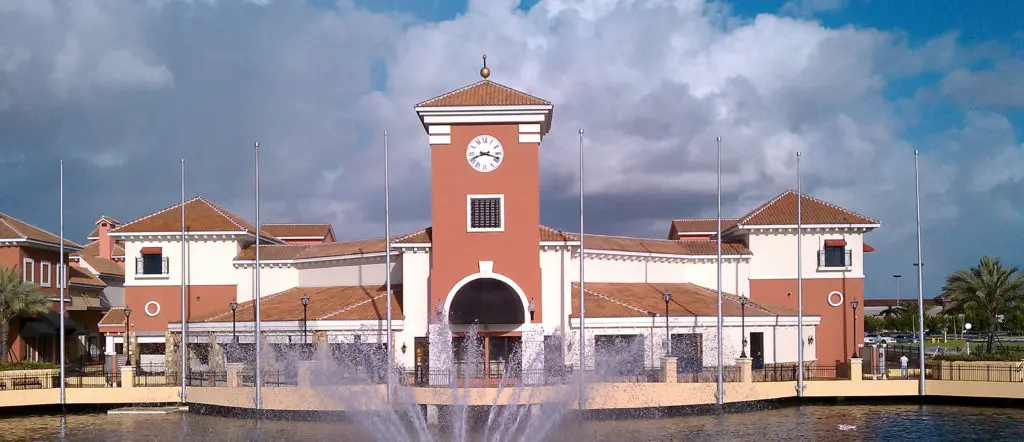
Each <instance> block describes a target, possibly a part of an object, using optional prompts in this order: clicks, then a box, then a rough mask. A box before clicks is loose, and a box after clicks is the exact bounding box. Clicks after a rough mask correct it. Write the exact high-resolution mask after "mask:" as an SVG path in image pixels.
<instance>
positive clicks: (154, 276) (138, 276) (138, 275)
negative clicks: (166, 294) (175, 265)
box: [134, 273, 171, 279]
mask: <svg viewBox="0 0 1024 442" xmlns="http://www.w3.org/2000/svg"><path fill="white" fill-rule="evenodd" d="M170 277H171V275H168V274H166V273H163V274H160V273H151V274H148V275H147V274H144V273H136V274H135V278H134V279H170Z"/></svg>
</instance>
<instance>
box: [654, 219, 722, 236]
mask: <svg viewBox="0 0 1024 442" xmlns="http://www.w3.org/2000/svg"><path fill="white" fill-rule="evenodd" d="M738 220H739V218H722V231H723V232H724V231H726V230H729V228H731V227H733V226H735V225H736V221H738ZM717 224H718V220H717V219H715V218H684V219H674V220H672V227H673V228H674V229H675V232H676V233H677V234H707V235H714V234H715V233H718V232H715V229H716V228H717V227H718V226H717ZM669 239H676V238H669Z"/></svg>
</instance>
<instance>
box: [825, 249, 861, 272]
mask: <svg viewBox="0 0 1024 442" xmlns="http://www.w3.org/2000/svg"><path fill="white" fill-rule="evenodd" d="M818 267H819V268H823V269H832V268H835V269H841V268H844V267H853V250H846V251H844V252H843V262H841V263H840V262H834V261H832V260H830V259H829V258H828V254H826V252H825V251H824V250H819V251H818Z"/></svg>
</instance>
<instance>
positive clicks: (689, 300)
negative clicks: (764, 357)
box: [571, 282, 796, 318]
mask: <svg viewBox="0 0 1024 442" xmlns="http://www.w3.org/2000/svg"><path fill="white" fill-rule="evenodd" d="M666 291H668V292H669V293H670V294H672V300H671V301H670V302H669V315H670V316H705V317H706V316H717V315H718V293H717V292H716V291H715V290H712V289H709V288H705V287H701V286H698V285H694V284H689V283H672V284H653V283H587V284H586V292H587V317H588V318H641V317H650V316H651V314H652V313H653V314H655V315H658V316H661V317H664V314H665V301H664V298H663V297H662V294H663V293H665V292H666ZM741 310H742V307H741V306H740V302H739V297H738V296H736V295H733V294H727V293H722V315H723V316H740V315H741V313H742V311H741ZM579 313H580V285H579V283H578V282H574V283H572V314H571V317H573V318H579ZM746 315H747V316H775V315H779V316H796V311H795V310H792V309H788V308H784V307H778V306H773V305H769V304H765V303H762V302H754V301H752V300H748V302H747V307H746Z"/></svg>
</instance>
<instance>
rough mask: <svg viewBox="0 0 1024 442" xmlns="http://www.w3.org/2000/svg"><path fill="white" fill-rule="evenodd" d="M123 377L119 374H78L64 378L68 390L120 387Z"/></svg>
mask: <svg viewBox="0 0 1024 442" xmlns="http://www.w3.org/2000/svg"><path fill="white" fill-rule="evenodd" d="M120 386H121V376H119V375H118V374H117V373H103V372H98V373H96V372H92V373H77V374H72V375H66V376H64V387H66V388H105V387H120Z"/></svg>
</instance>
